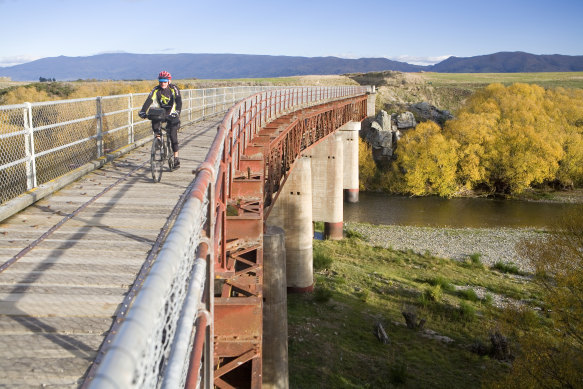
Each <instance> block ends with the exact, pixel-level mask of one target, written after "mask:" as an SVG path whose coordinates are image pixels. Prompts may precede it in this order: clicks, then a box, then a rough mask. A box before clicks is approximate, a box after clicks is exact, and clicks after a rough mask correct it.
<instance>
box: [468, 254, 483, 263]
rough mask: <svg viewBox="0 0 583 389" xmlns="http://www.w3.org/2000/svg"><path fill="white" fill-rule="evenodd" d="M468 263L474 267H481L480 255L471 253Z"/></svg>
mask: <svg viewBox="0 0 583 389" xmlns="http://www.w3.org/2000/svg"><path fill="white" fill-rule="evenodd" d="M470 261H471V262H472V264H474V265H481V264H482V254H480V253H473V254H472V255H470Z"/></svg>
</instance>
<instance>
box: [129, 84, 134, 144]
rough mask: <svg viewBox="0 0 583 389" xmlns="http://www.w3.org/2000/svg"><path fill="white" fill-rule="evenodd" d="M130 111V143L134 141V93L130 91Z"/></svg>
mask: <svg viewBox="0 0 583 389" xmlns="http://www.w3.org/2000/svg"><path fill="white" fill-rule="evenodd" d="M128 105H129V107H128V108H129V112H128V122H129V125H130V127H129V133H128V145H131V144H132V143H134V95H133V94H131V93H130V98H129V99H128Z"/></svg>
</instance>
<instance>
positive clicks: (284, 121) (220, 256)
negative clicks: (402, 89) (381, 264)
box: [0, 86, 374, 388]
mask: <svg viewBox="0 0 583 389" xmlns="http://www.w3.org/2000/svg"><path fill="white" fill-rule="evenodd" d="M372 92H374V90H372V89H371V88H368V87H355V86H343V87H293V88H292V87H290V88H283V89H274V88H239V89H236V88H220V89H213V90H192V91H185V94H184V99H185V104H184V107H185V108H183V114H182V120H183V122H184V124H183V129H182V130H181V133H180V142H181V145H182V147H181V162H182V168H181V169H179V170H177V171H173V172H165V173H164V174H163V176H162V181H161V182H160V183H153V182H152V180H151V178H150V175H149V174H150V173H149V154H150V152H149V142H150V141H151V139H152V136H151V134H150V131H151V130H150V129H149V123H148V122H143V121H140V119H138V118H137V111H138V110H139V107H140V106H141V102H142V101H143V99H144V98H145V96H142V95H123V96H112V97H107V98H105V97H104V98H96V99H82V100H70V101H62V102H50V103H37V104H22V105H15V106H4V107H0V184H1V185H2V191H1V195H2V204H1V205H0V346H1V347H0V365H1V366H0V386H7V387H16V388H17V387H45V386H55V387H83V388H132V387H133V388H146V387H152V388H154V387H156V388H157V387H164V388H176V387H188V388H196V387H205V388H211V387H219V388H233V387H236V388H259V387H261V386H264V387H274V388H275V387H287V325H286V297H285V296H286V293H287V292H288V291H295V292H304V291H309V290H311V288H312V287H313V278H312V247H311V240H312V235H313V233H312V221H313V220H318V221H324V222H325V235H326V236H327V237H328V238H330V239H340V238H341V237H342V201H343V197H344V198H345V199H346V200H347V201H356V200H357V196H358V142H357V141H358V130H359V128H360V121H361V120H362V119H364V118H365V117H366V116H371V115H372V114H374V93H372ZM225 111H226V114H225Z"/></svg>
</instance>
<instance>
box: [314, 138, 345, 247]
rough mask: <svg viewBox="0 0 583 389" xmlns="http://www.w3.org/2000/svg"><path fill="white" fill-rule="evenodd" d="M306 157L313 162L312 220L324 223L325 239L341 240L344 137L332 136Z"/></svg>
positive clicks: (315, 147)
mask: <svg viewBox="0 0 583 389" xmlns="http://www.w3.org/2000/svg"><path fill="white" fill-rule="evenodd" d="M305 155H306V156H309V157H310V158H311V161H312V163H311V165H312V218H313V220H314V221H323V222H324V239H334V240H339V239H342V226H343V221H344V211H343V207H344V204H343V201H342V198H343V191H342V186H343V184H342V182H343V176H344V175H343V172H342V169H343V167H344V163H343V160H344V159H343V155H344V154H343V150H342V136H341V135H340V134H339V133H338V132H335V133H333V134H331V135H329V136H328V137H327V138H326V139H324V140H323V141H322V142H320V143H318V144H317V145H316V146H314V147H312V148H311V149H309V150H308V151H307V152H306V153H305Z"/></svg>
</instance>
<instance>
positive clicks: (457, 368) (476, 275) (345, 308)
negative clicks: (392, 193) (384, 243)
mask: <svg viewBox="0 0 583 389" xmlns="http://www.w3.org/2000/svg"><path fill="white" fill-rule="evenodd" d="M313 244H314V252H315V254H316V253H318V254H317V255H318V256H322V257H327V258H331V259H332V260H331V261H330V262H329V263H328V265H327V270H326V271H317V272H316V273H315V285H316V286H315V291H314V292H313V293H308V294H291V295H289V296H288V328H289V369H290V387H291V388H315V387H318V388H386V387H412V388H422V387H449V388H467V387H480V385H481V384H483V383H485V382H486V381H487V380H488V379H495V378H496V377H500V376H502V375H503V374H505V373H507V371H508V366H507V365H506V364H505V363H502V362H499V361H497V360H495V359H491V358H488V357H487V356H481V355H479V354H477V353H474V352H472V351H471V345H472V344H473V343H475V342H476V339H482V340H483V341H484V342H485V343H487V342H488V334H489V332H490V330H491V328H492V326H493V323H495V321H496V320H499V319H500V318H502V317H504V315H503V311H501V310H500V309H498V308H496V307H494V306H493V305H492V303H491V302H492V294H494V293H495V294H500V295H503V296H507V297H510V298H515V299H522V300H526V299H529V301H537V297H538V296H539V295H540V290H538V289H537V288H536V286H535V285H534V284H531V283H528V282H526V281H524V282H523V281H521V280H517V279H514V278H513V277H512V276H509V275H508V274H503V273H500V272H493V271H490V270H489V269H486V268H484V267H475V266H474V267H472V266H467V265H465V264H463V263H460V262H456V261H453V260H449V259H445V258H437V257H434V256H431V255H428V254H427V255H418V254H415V253H413V252H402V251H396V250H391V249H383V248H379V247H372V246H371V245H369V244H367V243H366V242H364V241H362V240H361V239H358V238H349V239H344V240H342V241H314V242H313ZM455 286H470V288H468V289H467V290H472V291H471V292H469V291H465V292H460V291H457V290H456V288H455ZM472 287H482V288H485V289H486V290H487V294H486V297H485V298H484V299H483V300H480V299H479V298H478V297H477V295H476V294H475V292H474V291H473V289H472ZM533 304H534V303H533ZM406 309H407V310H413V311H414V312H416V314H417V318H418V320H420V319H425V320H426V322H425V324H424V327H423V328H424V329H427V330H431V331H435V332H436V333H437V334H439V335H442V336H447V337H449V338H451V339H453V340H454V342H453V343H450V344H448V343H445V342H442V341H439V340H436V339H431V338H428V337H425V336H422V333H421V332H420V331H416V330H411V329H408V328H407V327H406V326H405V320H404V317H403V315H402V312H403V311H404V310H406ZM525 312H526V313H525V315H534V319H533V318H529V320H531V321H532V322H535V321H536V320H535V319H536V317H537V315H536V314H533V313H532V312H530V311H529V310H526V311H525ZM529 312H530V313H529ZM377 322H380V323H382V325H383V327H384V329H385V331H386V332H387V335H388V336H389V338H390V342H389V344H383V343H381V342H380V341H378V340H377V338H376V336H375V334H374V325H375V324H376V323H377ZM527 322H528V321H527Z"/></svg>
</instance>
